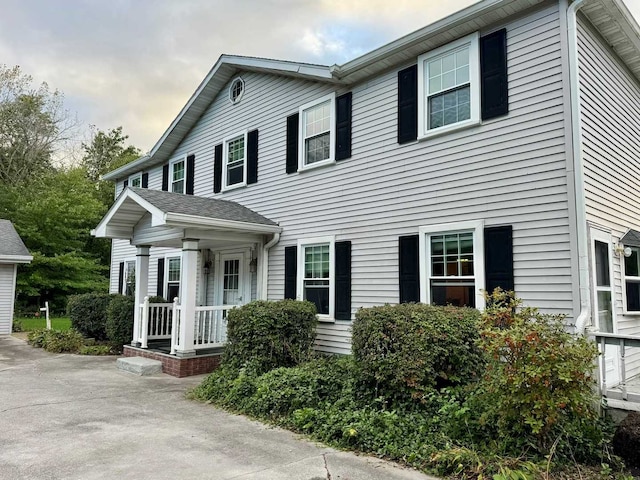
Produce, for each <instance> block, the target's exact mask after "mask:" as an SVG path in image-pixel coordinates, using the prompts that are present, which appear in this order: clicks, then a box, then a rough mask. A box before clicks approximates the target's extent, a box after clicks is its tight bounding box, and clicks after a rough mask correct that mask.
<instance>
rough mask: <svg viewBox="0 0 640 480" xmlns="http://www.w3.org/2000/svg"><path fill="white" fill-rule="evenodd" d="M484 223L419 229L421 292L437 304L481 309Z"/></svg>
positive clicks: (423, 299)
mask: <svg viewBox="0 0 640 480" xmlns="http://www.w3.org/2000/svg"><path fill="white" fill-rule="evenodd" d="M482 234H483V228H482V222H462V223H457V224H446V225H434V226H429V227H421V228H420V244H421V248H420V254H421V255H420V256H421V261H420V271H421V275H420V277H421V278H420V283H421V288H420V291H421V292H423V293H422V299H421V300H422V301H423V302H425V303H431V304H434V305H456V306H460V307H462V306H467V307H475V308H482V307H484V305H483V301H482V298H483V297H482V290H483V289H484V256H483V255H484V253H483V250H484V249H483V237H482Z"/></svg>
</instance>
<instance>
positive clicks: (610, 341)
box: [590, 332, 640, 403]
mask: <svg viewBox="0 0 640 480" xmlns="http://www.w3.org/2000/svg"><path fill="white" fill-rule="evenodd" d="M590 336H591V337H592V338H594V339H595V341H596V343H597V344H598V347H599V349H600V358H599V365H598V376H599V387H600V391H601V393H602V395H603V396H606V397H607V398H610V399H613V400H623V401H629V402H633V403H640V377H639V376H638V375H639V374H640V368H639V367H636V368H635V369H634V370H637V371H634V370H632V371H631V372H629V370H630V369H629V368H628V365H627V360H628V358H629V352H628V350H629V349H636V348H638V347H640V336H636V335H621V334H616V333H604V332H593V333H591V334H590ZM607 345H611V346H615V347H616V348H615V350H616V352H614V353H615V354H616V355H617V358H616V360H617V361H615V362H613V363H614V365H617V370H618V371H617V372H614V373H615V374H617V375H618V378H617V379H616V380H617V382H616V380H614V381H612V382H610V381H609V380H608V378H607V358H609V357H610V355H611V349H610V350H609V356H608V355H607ZM633 353H634V354H637V355H639V356H638V357H637V358H638V359H640V350H636V351H635V352H633ZM634 356H635V355H634Z"/></svg>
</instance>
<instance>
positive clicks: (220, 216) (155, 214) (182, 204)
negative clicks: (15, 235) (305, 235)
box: [91, 187, 282, 239]
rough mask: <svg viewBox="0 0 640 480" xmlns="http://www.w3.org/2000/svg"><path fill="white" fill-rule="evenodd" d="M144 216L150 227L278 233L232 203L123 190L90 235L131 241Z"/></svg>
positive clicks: (256, 215)
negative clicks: (149, 222) (149, 220)
mask: <svg viewBox="0 0 640 480" xmlns="http://www.w3.org/2000/svg"><path fill="white" fill-rule="evenodd" d="M147 214H150V216H151V227H178V228H201V229H215V230H222V231H232V232H250V233H265V234H268V233H277V232H280V231H281V230H282V229H281V228H280V227H279V226H278V224H277V223H276V222H274V221H272V220H269V219H268V218H266V217H264V216H262V215H260V214H259V213H257V212H254V211H253V210H251V209H249V208H247V207H245V206H243V205H240V204H239V203H236V202H231V201H228V200H219V199H217V198H205V197H197V196H195V195H183V194H180V193H172V192H165V191H161V190H150V189H146V188H134V187H127V188H126V189H124V190H123V191H122V193H121V194H120V196H119V197H118V198H117V199H116V201H115V203H114V204H113V206H112V207H111V208H110V209H109V211H108V212H107V213H106V215H105V216H104V218H103V219H102V220H101V221H100V223H99V224H98V226H97V227H96V228H95V229H94V230H92V231H91V234H92V235H94V236H96V237H104V238H122V239H131V238H132V236H133V229H134V227H135V226H136V225H137V224H138V222H140V220H141V219H142V218H143V217H144V216H145V215H147Z"/></svg>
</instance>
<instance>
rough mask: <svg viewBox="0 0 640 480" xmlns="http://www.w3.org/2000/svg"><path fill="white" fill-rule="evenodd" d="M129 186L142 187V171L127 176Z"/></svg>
mask: <svg viewBox="0 0 640 480" xmlns="http://www.w3.org/2000/svg"><path fill="white" fill-rule="evenodd" d="M129 186H130V187H137V188H142V173H140V172H138V173H136V174H134V175H131V176H130V177H129Z"/></svg>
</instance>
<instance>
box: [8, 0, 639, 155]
mask: <svg viewBox="0 0 640 480" xmlns="http://www.w3.org/2000/svg"><path fill="white" fill-rule="evenodd" d="M1 2H2V15H0V63H5V64H6V65H8V66H12V65H20V66H21V67H22V70H23V72H24V73H27V74H30V75H32V76H33V77H34V79H35V80H36V81H37V82H41V81H46V82H48V83H49V85H50V86H51V87H52V88H55V89H58V90H61V91H62V92H63V93H64V95H65V104H66V106H67V108H69V109H70V110H72V111H73V112H77V115H78V119H79V120H80V122H81V123H82V124H83V125H95V126H96V127H97V128H100V129H102V130H107V129H109V128H114V127H117V126H119V125H122V126H123V128H124V132H125V133H127V134H128V135H129V137H130V138H129V140H130V142H131V143H132V144H134V145H136V146H138V147H139V148H141V149H142V150H143V151H147V150H149V149H150V148H151V147H152V146H153V145H154V143H155V142H156V141H157V140H158V138H159V137H160V136H161V135H162V133H163V132H164V130H165V129H166V128H167V127H168V125H169V123H170V122H171V121H172V120H173V118H174V117H175V116H176V114H177V113H178V112H179V110H180V109H181V108H182V106H183V105H184V104H185V103H186V101H187V100H188V98H189V97H190V95H191V94H192V93H193V91H194V90H195V88H196V87H197V86H198V84H199V83H200V81H201V80H202V78H204V76H205V75H206V73H207V72H208V71H209V69H210V68H211V66H212V65H213V64H214V63H215V61H216V60H217V58H218V57H219V56H220V55H221V54H222V53H228V54H237V55H249V56H260V57H270V58H279V59H286V60H295V61H303V62H310V63H320V64H326V65H332V64H334V63H343V62H345V61H347V60H350V59H352V58H354V57H355V56H358V55H360V54H362V53H365V52H367V51H369V50H371V49H373V48H376V47H378V46H380V45H383V44H385V43H387V42H389V41H391V40H393V39H395V38H397V37H399V36H402V35H404V34H407V33H409V32H411V31H413V30H416V29H418V28H421V27H423V26H425V25H427V24H429V23H432V22H434V21H436V20H438V19H440V18H442V17H444V16H446V15H448V14H450V13H453V12H454V11H456V10H459V9H461V8H464V7H466V6H469V5H471V4H473V3H475V0H447V1H444V0H1ZM626 2H627V5H628V6H629V8H630V10H632V11H633V13H634V15H635V16H636V18H640V0H626Z"/></svg>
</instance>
